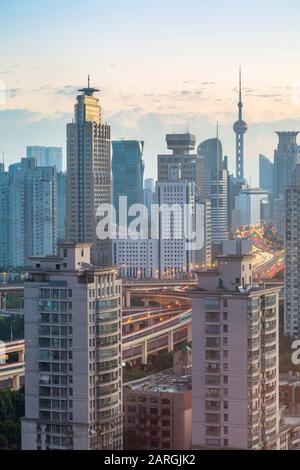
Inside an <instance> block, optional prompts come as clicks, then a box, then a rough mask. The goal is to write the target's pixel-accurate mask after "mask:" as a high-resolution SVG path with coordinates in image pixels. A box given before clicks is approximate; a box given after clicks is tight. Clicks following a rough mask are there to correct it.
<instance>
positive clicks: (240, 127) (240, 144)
mask: <svg viewBox="0 0 300 470" xmlns="http://www.w3.org/2000/svg"><path fill="white" fill-rule="evenodd" d="M238 109H239V118H238V120H237V121H236V122H235V123H234V125H233V131H234V133H235V135H236V179H237V180H243V179H244V135H245V134H246V132H247V130H248V125H247V123H246V122H245V121H244V120H243V102H242V72H241V68H240V75H239V102H238Z"/></svg>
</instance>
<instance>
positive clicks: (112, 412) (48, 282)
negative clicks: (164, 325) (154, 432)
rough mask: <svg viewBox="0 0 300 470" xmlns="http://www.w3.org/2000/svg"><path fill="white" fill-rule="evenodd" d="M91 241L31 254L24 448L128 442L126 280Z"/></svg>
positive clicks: (93, 446) (26, 302) (108, 447)
mask: <svg viewBox="0 0 300 470" xmlns="http://www.w3.org/2000/svg"><path fill="white" fill-rule="evenodd" d="M90 246H91V245H87V244H74V245H73V244H68V243H65V244H62V245H61V246H60V249H59V254H58V256H49V257H44V258H40V257H37V258H32V260H31V261H32V267H31V269H30V271H29V278H28V280H27V282H26V283H25V291H24V311H25V344H26V374H25V390H26V392H25V418H23V420H22V449H23V450H55V449H57V450H118V449H122V438H123V436H122V434H123V426H122V346H121V344H122V343H121V341H122V335H121V333H122V327H121V320H122V305H121V299H122V292H121V281H120V280H118V277H117V270H116V269H113V268H102V269H100V268H97V267H95V266H93V265H92V264H91V259H90Z"/></svg>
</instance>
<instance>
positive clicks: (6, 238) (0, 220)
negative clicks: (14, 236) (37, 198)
mask: <svg viewBox="0 0 300 470" xmlns="http://www.w3.org/2000/svg"><path fill="white" fill-rule="evenodd" d="M10 216H11V213H10V210H9V177H8V173H7V172H5V171H4V165H3V166H2V164H1V168H0V240H1V243H0V266H1V267H7V266H9V265H10V233H9V232H10V231H9V225H10Z"/></svg>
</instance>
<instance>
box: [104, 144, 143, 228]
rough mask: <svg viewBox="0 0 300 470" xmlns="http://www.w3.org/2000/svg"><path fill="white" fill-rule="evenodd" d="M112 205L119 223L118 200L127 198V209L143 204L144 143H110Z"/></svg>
mask: <svg viewBox="0 0 300 470" xmlns="http://www.w3.org/2000/svg"><path fill="white" fill-rule="evenodd" d="M112 148H113V155H112V176H113V203H114V207H115V210H116V216H117V223H119V198H120V197H121V196H126V197H127V205H128V208H130V206H132V205H133V204H143V203H144V193H143V183H144V157H143V151H144V142H142V141H139V140H114V141H113V142H112Z"/></svg>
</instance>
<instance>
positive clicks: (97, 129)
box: [66, 83, 112, 266]
mask: <svg viewBox="0 0 300 470" xmlns="http://www.w3.org/2000/svg"><path fill="white" fill-rule="evenodd" d="M79 91H80V92H81V94H79V95H78V96H77V98H76V104H75V119H74V122H72V123H69V124H67V173H68V181H67V234H66V236H67V240H68V241H71V242H90V243H92V244H93V249H92V259H93V263H94V264H95V265H97V266H107V265H111V259H112V258H111V256H112V254H111V240H110V239H109V238H107V239H105V240H100V239H99V238H98V237H97V234H96V227H97V223H98V221H99V219H100V217H97V215H96V211H97V209H98V207H99V206H100V205H101V204H107V203H108V204H110V203H111V140H110V126H108V125H107V124H104V123H103V122H102V109H101V106H100V103H99V99H98V98H96V97H95V96H94V93H95V92H97V91H98V90H97V89H95V88H91V87H90V84H89V83H88V87H87V88H83V89H82V90H79ZM103 216H104V214H103Z"/></svg>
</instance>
